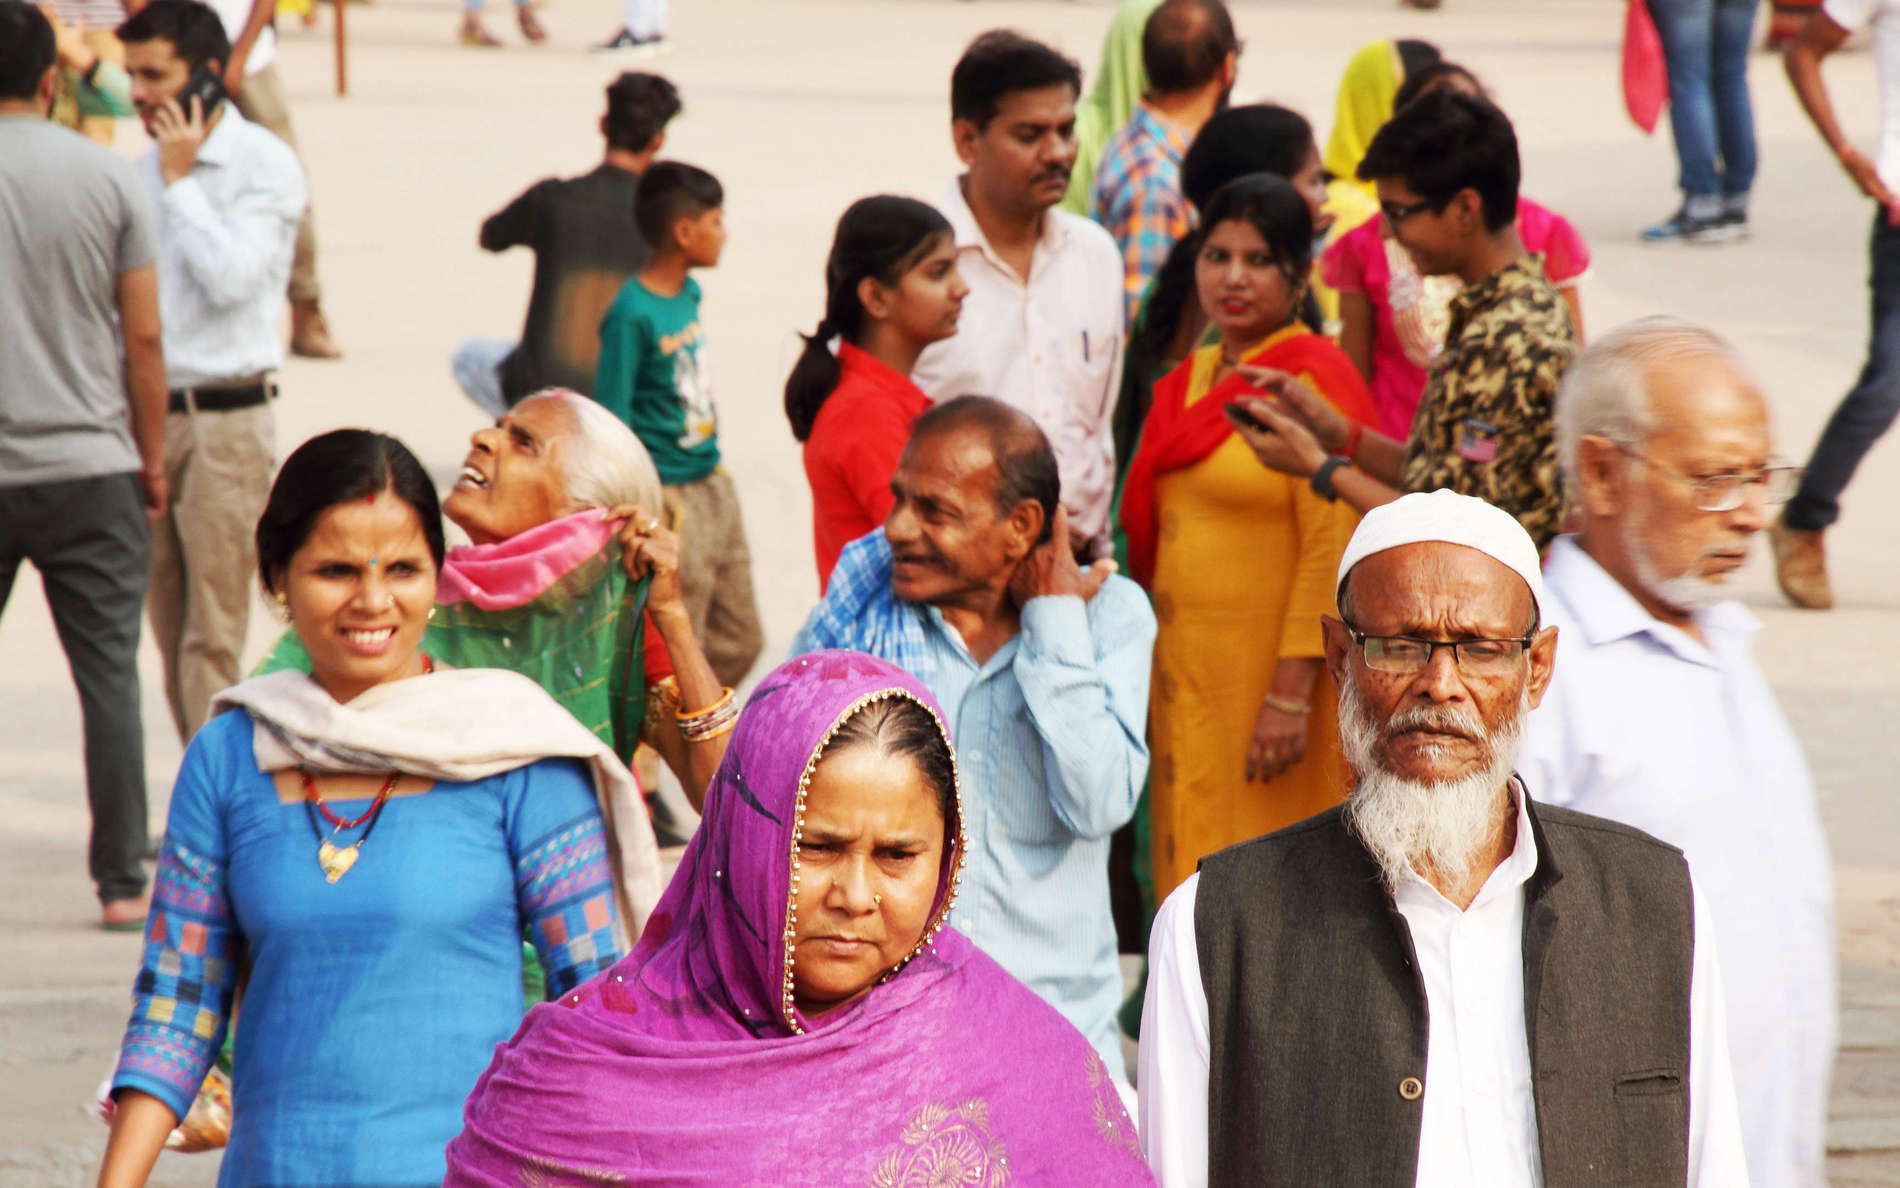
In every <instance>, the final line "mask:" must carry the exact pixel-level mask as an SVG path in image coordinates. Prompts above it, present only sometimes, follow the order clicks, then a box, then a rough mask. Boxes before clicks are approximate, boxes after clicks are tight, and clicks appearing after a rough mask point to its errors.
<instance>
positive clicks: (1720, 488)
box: [1615, 441, 1801, 512]
mask: <svg viewBox="0 0 1900 1188" xmlns="http://www.w3.org/2000/svg"><path fill="white" fill-rule="evenodd" d="M1615 445H1616V448H1617V449H1619V450H1621V451H1622V452H1623V453H1624V454H1626V455H1628V456H1629V457H1631V458H1634V459H1636V460H1637V461H1638V462H1641V463H1643V464H1644V465H1646V466H1653V467H1655V468H1656V469H1657V470H1660V471H1662V472H1663V473H1664V474H1666V475H1668V476H1669V477H1670V478H1672V479H1675V480H1676V481H1677V482H1679V483H1682V484H1684V485H1686V486H1688V487H1689V488H1691V489H1692V490H1694V491H1695V505H1696V506H1697V507H1699V508H1701V509H1702V510H1703V511H1706V512H1725V511H1734V510H1735V509H1736V508H1738V507H1740V506H1742V504H1743V503H1744V502H1745V501H1746V500H1747V499H1748V489H1749V488H1750V487H1756V488H1759V489H1760V491H1761V500H1762V502H1763V503H1765V504H1767V505H1768V506H1769V507H1774V506H1776V505H1778V504H1783V503H1786V502H1788V500H1789V498H1790V497H1791V496H1793V495H1794V489H1795V487H1796V485H1797V484H1799V483H1800V482H1801V468H1800V467H1799V466H1765V467H1763V468H1762V469H1760V470H1754V471H1746V472H1743V473H1740V474H1712V475H1709V476H1708V477H1706V478H1697V477H1696V476H1695V475H1693V474H1684V473H1683V472H1682V471H1680V470H1677V469H1676V468H1675V467H1673V466H1671V465H1669V464H1668V463H1667V462H1658V461H1657V460H1656V459H1654V458H1652V457H1650V456H1649V455H1648V454H1645V453H1643V452H1642V451H1641V450H1639V449H1637V448H1636V447H1635V446H1628V445H1624V444H1623V443H1622V442H1620V441H1619V442H1616V443H1615Z"/></svg>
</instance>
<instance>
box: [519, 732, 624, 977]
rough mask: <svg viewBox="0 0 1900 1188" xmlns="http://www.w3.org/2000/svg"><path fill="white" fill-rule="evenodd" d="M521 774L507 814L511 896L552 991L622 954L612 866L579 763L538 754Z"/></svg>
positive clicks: (590, 785)
mask: <svg viewBox="0 0 1900 1188" xmlns="http://www.w3.org/2000/svg"><path fill="white" fill-rule="evenodd" d="M526 775H527V778H526V779H525V780H524V781H523V784H524V787H523V789H522V794H521V795H520V797H519V799H518V800H517V802H516V804H515V806H513V811H511V812H510V814H509V820H510V826H511V834H510V839H509V840H510V845H511V848H512V850H513V853H514V861H515V896H516V899H517V901H518V903H519V905H520V911H521V919H522V923H523V924H524V925H525V926H526V928H527V930H528V939H529V941H530V942H532V943H533V945H534V948H535V952H536V954H537V955H538V956H539V957H540V959H541V968H542V969H544V970H546V971H547V992H548V997H549V998H553V997H555V996H556V995H559V994H561V993H563V992H565V991H567V990H571V989H572V988H574V987H575V986H578V985H580V984H581V983H582V982H584V981H586V980H587V979H588V978H591V977H593V976H594V975H595V974H597V973H599V972H601V971H602V970H604V969H607V968H609V967H610V966H612V965H613V963H614V962H616V961H618V960H619V959H620V946H619V943H618V942H617V941H616V940H615V939H614V935H615V923H616V920H617V913H616V911H615V908H614V895H613V866H612V864H611V863H610V862H609V861H608V858H607V831H606V827H605V826H604V825H603V824H602V823H601V818H600V809H599V806H598V805H597V804H596V803H595V801H594V792H593V781H592V779H591V778H590V777H589V776H588V775H587V774H586V772H585V771H584V769H583V768H582V767H581V765H580V764H578V763H576V762H573V761H571V760H543V761H542V762H540V763H536V764H534V765H533V766H532V767H530V768H527V769H526Z"/></svg>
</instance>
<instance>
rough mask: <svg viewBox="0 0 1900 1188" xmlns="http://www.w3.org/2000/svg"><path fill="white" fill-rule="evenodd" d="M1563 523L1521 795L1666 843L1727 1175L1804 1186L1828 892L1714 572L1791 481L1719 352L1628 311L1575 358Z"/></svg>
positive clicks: (1816, 1163) (1811, 1138) (1754, 672)
mask: <svg viewBox="0 0 1900 1188" xmlns="http://www.w3.org/2000/svg"><path fill="white" fill-rule="evenodd" d="M1557 409H1558V412H1557V442H1558V447H1559V449H1560V451H1561V461H1562V464H1563V468H1564V472H1565V480H1566V484H1567V485H1568V487H1569V489H1570V491H1571V492H1572V500H1571V502H1572V506H1573V507H1574V508H1575V509H1576V511H1577V514H1578V516H1579V519H1578V522H1577V523H1578V528H1579V531H1578V532H1577V534H1576V535H1574V536H1560V537H1558V538H1557V541H1556V543H1554V544H1553V545H1552V546H1551V549H1550V563H1549V565H1548V567H1547V568H1546V569H1545V571H1544V581H1545V582H1546V585H1547V589H1548V592H1549V601H1548V602H1547V603H1546V606H1547V607H1548V609H1549V611H1550V618H1549V622H1550V623H1552V624H1553V625H1555V626H1558V627H1560V628H1561V631H1560V632H1559V635H1558V644H1557V675H1556V678H1555V679H1554V680H1552V682H1551V685H1550V692H1549V693H1548V694H1547V695H1546V696H1545V698H1544V703H1543V705H1542V706H1540V707H1539V708H1538V710H1537V712H1536V713H1534V714H1532V715H1531V718H1530V726H1529V732H1528V734H1527V737H1526V743H1525V757H1524V761H1523V762H1522V763H1521V764H1520V765H1519V767H1518V770H1519V771H1520V772H1521V773H1523V776H1524V780H1525V782H1526V783H1527V784H1529V785H1530V787H1531V788H1532V789H1533V791H1534V792H1535V793H1536V795H1537V797H1538V799H1539V800H1540V801H1542V802H1543V803H1545V804H1560V805H1564V806H1566V807H1569V808H1575V809H1580V810H1582V811H1584V812H1590V813H1596V814H1599V815H1601V816H1605V817H1609V818H1610V819H1612V820H1615V821H1621V822H1623V823H1625V824H1628V825H1634V826H1636V827H1637V828H1638V829H1644V830H1647V831H1649V832H1650V833H1653V834H1655V835H1656V836H1657V837H1659V838H1662V839H1663V840H1665V841H1667V842H1669V843H1671V844H1672V845H1677V846H1681V847H1682V851H1683V853H1684V854H1685V855H1686V856H1687V857H1688V859H1689V863H1690V865H1691V866H1692V867H1693V868H1694V870H1695V874H1696V885H1697V886H1698V887H1700V888H1701V890H1702V891H1703V892H1704V893H1705V894H1706V895H1707V896H1708V901H1709V906H1710V909H1711V911H1712V913H1713V916H1714V922H1715V934H1714V935H1715V937H1716V939H1717V940H1718V941H1719V942H1720V945H1721V950H1722V975H1723V976H1722V980H1723V984H1724V986H1725V987H1726V988H1727V995H1728V1015H1729V1051H1730V1052H1731V1054H1732V1056H1733V1061H1734V1066H1735V1084H1736V1093H1737V1097H1738V1100H1739V1105H1740V1109H1741V1118H1742V1136H1743V1141H1744V1143H1745V1144H1746V1146H1747V1149H1748V1166H1749V1172H1750V1174H1751V1175H1752V1176H1753V1177H1754V1180H1755V1182H1756V1183H1757V1184H1763V1185H1775V1186H1776V1188H1805V1186H1809V1185H1814V1186H1819V1185H1823V1184H1825V1183H1826V1182H1827V1180H1826V1168H1825V1163H1826V1157H1827V1133H1826V1130H1827V1088H1828V1072H1829V1067H1830V1065H1831V1064H1832V1062H1833V1057H1834V1032H1835V1014H1834V1011H1835V1006H1834V919H1833V893H1832V892H1833V887H1832V879H1831V871H1830V869H1829V862H1828V852H1827V840H1826V838H1825V836H1824V835H1823V833H1822V829H1821V815H1820V811H1819V808H1818V806H1817V805H1816V804H1815V799H1814V788H1813V785H1812V784H1811V783H1810V781H1809V778H1808V766H1807V763H1806V761H1805V760H1804V759H1803V758H1802V755H1801V747H1800V745H1799V743H1797V742H1796V740H1795V737H1794V732H1793V731H1792V730H1790V729H1789V727H1788V722H1787V720H1786V719H1785V718H1784V717H1783V716H1782V713H1781V707H1780V706H1779V705H1777V704H1776V702H1775V696H1774V693H1773V692H1772V691H1771V690H1770V689H1769V687H1768V682H1767V681H1766V680H1765V679H1764V678H1763V677H1762V674H1761V670H1760V669H1758V668H1756V667H1755V661H1754V660H1753V658H1751V657H1750V655H1749V648H1750V645H1751V643H1752V642H1753V639H1754V635H1755V630H1756V628H1757V627H1758V625H1759V624H1757V622H1756V620H1755V617H1754V616H1753V615H1751V614H1749V613H1748V611H1746V610H1744V609H1743V608H1742V606H1741V604H1740V603H1737V602H1735V601H1733V597H1734V596H1733V593H1732V591H1731V586H1730V585H1729V579H1730V576H1731V575H1732V574H1733V573H1734V572H1735V571H1736V570H1737V569H1739V568H1740V567H1741V565H1742V562H1743V561H1744V560H1745V559H1746V558H1747V555H1748V548H1749V545H1750V543H1751V541H1752V539H1753V537H1754V535H1755V534H1756V533H1757V532H1760V531H1761V530H1762V529H1763V528H1764V527H1765V526H1766V525H1767V524H1768V522H1769V516H1770V515H1771V514H1772V513H1771V511H1770V507H1771V505H1773V504H1776V503H1779V502H1781V501H1782V500H1783V499H1785V498H1786V497H1787V496H1788V494H1789V492H1790V491H1791V490H1792V489H1793V486H1794V480H1795V477H1796V472H1795V471H1794V470H1793V469H1792V468H1789V467H1785V466H1775V465H1773V464H1772V463H1771V462H1770V460H1769V452H1768V451H1769V437H1768V409H1767V406H1766V404H1765V402H1764V401H1763V399H1762V395H1761V393H1760V392H1759V391H1758V390H1757V389H1756V387H1755V385H1754V383H1753V382H1751V381H1750V380H1749V378H1748V376H1747V375H1746V374H1745V373H1744V372H1743V370H1742V368H1741V365H1740V363H1739V361H1738V360H1737V359H1736V358H1735V354H1734V352H1733V351H1732V350H1731V349H1730V348H1729V346H1728V344H1727V343H1725V342H1723V341H1722V340H1721V339H1719V338H1717V337H1716V336H1715V335H1714V334H1711V333H1710V332H1709V331H1707V330H1704V329H1702V328H1700V327H1698V326H1692V325H1690V324H1688V323H1686V322H1681V321H1678V320H1676V319H1674V318H1645V319H1643V320H1642V321H1639V322H1633V323H1631V324H1629V325H1627V326H1624V327H1621V328H1620V329H1618V330H1616V331H1614V332H1612V333H1611V334H1609V335H1607V336H1605V337H1604V338H1603V339H1602V340H1601V341H1599V342H1597V343H1596V344H1595V345H1593V346H1592V347H1591V348H1590V349H1589V350H1588V351H1586V352H1584V354H1583V357H1582V358H1581V359H1579V360H1578V362H1577V364H1576V366H1575V367H1574V368H1572V369H1571V371H1570V374H1569V375H1568V376H1567V377H1566V378H1565V380H1564V388H1563V395H1562V397H1561V398H1560V399H1559V400H1558V402H1557Z"/></svg>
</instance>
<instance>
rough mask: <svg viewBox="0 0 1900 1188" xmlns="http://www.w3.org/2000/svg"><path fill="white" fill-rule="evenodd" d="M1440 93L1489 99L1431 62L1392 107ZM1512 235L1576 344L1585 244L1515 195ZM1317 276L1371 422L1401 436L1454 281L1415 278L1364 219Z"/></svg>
mask: <svg viewBox="0 0 1900 1188" xmlns="http://www.w3.org/2000/svg"><path fill="white" fill-rule="evenodd" d="M1445 90H1451V91H1457V92H1459V93H1460V94H1465V95H1473V96H1476V97H1478V98H1481V99H1482V98H1489V96H1487V95H1486V94H1485V91H1484V87H1483V86H1482V85H1481V84H1480V83H1479V82H1478V80H1477V77H1476V76H1475V75H1473V74H1472V73H1471V72H1470V71H1469V70H1466V69H1465V68H1464V67H1463V66H1459V65H1457V64H1456V63H1453V62H1437V63H1434V64H1432V65H1430V66H1426V67H1424V68H1422V69H1420V70H1417V71H1414V72H1413V73H1412V74H1411V75H1409V76H1408V77H1407V78H1406V80H1405V83H1404V85H1403V86H1401V87H1400V88H1399V93H1398V99H1397V101H1396V102H1397V106H1399V107H1403V106H1405V105H1406V104H1407V103H1410V102H1411V101H1412V100H1414V99H1417V98H1419V97H1420V96H1422V95H1429V94H1434V93H1436V92H1438V91H1445ZM1517 233H1518V236H1519V237H1520V238H1522V239H1523V241H1524V250H1525V251H1527V252H1529V253H1531V254H1532V255H1537V256H1542V257H1543V264H1544V279H1545V280H1547V281H1549V282H1550V283H1551V284H1552V285H1554V286H1555V287H1556V289H1557V292H1558V293H1559V294H1561V295H1562V296H1563V299H1564V304H1565V305H1566V306H1568V307H1569V310H1570V322H1571V326H1572V328H1574V329H1575V330H1576V332H1577V337H1578V338H1579V339H1581V338H1582V337H1583V297H1582V294H1581V292H1580V291H1579V289H1578V285H1579V284H1580V282H1581V281H1582V280H1583V277H1584V275H1585V274H1586V273H1588V272H1589V270H1590V247H1589V245H1588V244H1586V243H1585V242H1584V241H1583V236H1582V235H1581V234H1579V233H1578V231H1577V229H1576V228H1575V227H1573V226H1571V225H1570V221H1569V220H1568V219H1566V218H1564V217H1563V216H1562V215H1560V214H1556V213H1554V212H1553V211H1551V210H1548V209H1546V208H1545V207H1543V206H1540V205H1539V204H1537V203H1536V202H1533V201H1531V200H1530V199H1529V198H1525V197H1523V196H1521V195H1520V196H1519V198H1518V200H1517ZM1320 273H1321V275H1322V276H1323V277H1324V278H1325V281H1326V283H1327V284H1328V285H1330V286H1332V287H1333V288H1334V289H1335V290H1337V291H1338V293H1339V312H1340V331H1339V345H1340V346H1341V347H1343V348H1344V349H1345V351H1346V354H1347V355H1349V356H1351V358H1352V361H1353V365H1354V366H1356V367H1357V368H1358V369H1359V374H1361V375H1363V376H1365V377H1366V383H1367V384H1368V385H1369V386H1370V387H1371V389H1372V402H1373V405H1374V407H1375V408H1376V409H1377V410H1378V413H1379V419H1378V422H1377V424H1376V425H1375V428H1377V429H1378V430H1379V432H1381V433H1383V434H1385V435H1386V436H1387V437H1404V436H1405V435H1406V434H1407V433H1409V432H1411V429H1412V416H1413V414H1414V413H1416V412H1417V411H1418V402H1419V398H1420V397H1421V396H1423V395H1424V392H1425V376H1426V372H1427V370H1428V369H1429V368H1430V367H1431V365H1432V361H1433V360H1435V359H1436V358H1438V353H1439V351H1440V349H1442V348H1443V346H1444V343H1445V330H1446V328H1447V327H1448V326H1449V325H1450V322H1451V301H1452V298H1453V297H1455V296H1457V295H1458V289H1459V283H1458V278H1457V277H1455V276H1449V275H1447V276H1420V275H1419V273H1418V266H1417V265H1416V264H1414V263H1413V262H1412V256H1411V253H1409V252H1407V251H1406V250H1405V246H1404V245H1403V244H1401V243H1400V242H1399V241H1398V239H1397V238H1396V237H1395V236H1394V235H1393V234H1392V230H1391V228H1390V227H1388V226H1387V225H1386V223H1385V220H1383V219H1368V220H1367V221H1366V222H1364V223H1361V224H1360V225H1359V226H1357V227H1355V228H1353V229H1352V230H1351V231H1348V232H1347V233H1346V234H1344V235H1342V236H1340V237H1339V238H1338V239H1337V240H1335V241H1334V242H1333V244H1332V246H1330V247H1328V248H1327V249H1326V254H1325V257H1324V258H1323V260H1322V261H1321V265H1320Z"/></svg>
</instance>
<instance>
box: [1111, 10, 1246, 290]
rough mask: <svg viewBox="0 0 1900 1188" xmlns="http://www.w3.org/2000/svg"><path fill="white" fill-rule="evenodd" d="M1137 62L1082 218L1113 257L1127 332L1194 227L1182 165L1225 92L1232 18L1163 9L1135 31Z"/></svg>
mask: <svg viewBox="0 0 1900 1188" xmlns="http://www.w3.org/2000/svg"><path fill="white" fill-rule="evenodd" d="M1141 57H1142V65H1143V68H1144V69H1145V71H1146V73H1147V75H1148V90H1147V93H1146V94H1144V95H1143V96H1142V99H1141V104H1140V106H1138V107H1137V108H1136V109H1135V115H1134V118H1133V119H1131V120H1130V121H1129V122H1128V124H1127V125H1126V126H1125V127H1123V128H1122V130H1121V131H1119V132H1117V133H1116V134H1115V137H1114V139H1112V140H1110V141H1109V142H1108V147H1107V148H1106V149H1105V150H1104V152H1103V155H1102V162H1101V164H1100V165H1099V166H1098V167H1097V169H1096V173H1095V204H1094V209H1093V211H1092V212H1091V213H1092V214H1093V215H1094V216H1095V221H1096V222H1098V223H1100V224H1102V226H1104V227H1106V228H1108V233H1109V234H1110V235H1112V236H1114V237H1115V246H1116V247H1117V248H1119V249H1120V250H1121V254H1122V266H1123V268H1124V269H1125V270H1126V277H1127V282H1126V283H1127V290H1126V294H1125V297H1124V301H1125V303H1126V306H1127V311H1128V321H1129V322H1130V324H1132V323H1133V322H1134V320H1135V312H1136V310H1137V309H1138V308H1139V307H1140V304H1141V297H1142V294H1143V292H1145V291H1146V290H1147V288H1148V281H1149V280H1150V278H1152V277H1153V276H1154V273H1155V270H1156V269H1158V268H1160V267H1161V262H1162V261H1163V260H1164V259H1166V258H1167V254H1168V249H1169V248H1171V247H1173V246H1174V243H1175V241H1176V240H1178V239H1180V238H1181V237H1182V236H1184V235H1186V234H1187V233H1188V231H1189V230H1190V229H1191V228H1192V227H1193V226H1194V213H1193V210H1192V208H1191V207H1190V206H1189V205H1188V201H1187V197H1186V196H1185V195H1184V194H1183V193H1182V192H1181V157H1182V155H1183V154H1184V153H1186V152H1187V149H1188V145H1189V144H1191V143H1193V140H1194V138H1195V137H1196V136H1197V135H1199V134H1200V131H1201V128H1202V127H1203V126H1204V125H1205V124H1206V123H1207V121H1208V120H1209V119H1210V118H1212V117H1213V115H1214V113H1216V112H1218V111H1220V110H1222V109H1223V108H1225V107H1226V106H1227V96H1228V94H1229V92H1231V91H1232V90H1233V88H1234V78H1235V76H1236V74H1237V73H1238V71H1239V68H1240V41H1239V39H1238V38H1237V37H1235V35H1234V21H1233V17H1232V16H1231V15H1230V14H1229V13H1228V11H1227V6H1226V5H1225V4H1222V3H1220V0H1167V3H1165V4H1163V5H1162V6H1161V7H1159V8H1157V9H1155V10H1154V12H1153V14H1152V15H1150V16H1149V17H1148V23H1147V25H1145V26H1144V27H1143V29H1142V34H1141Z"/></svg>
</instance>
